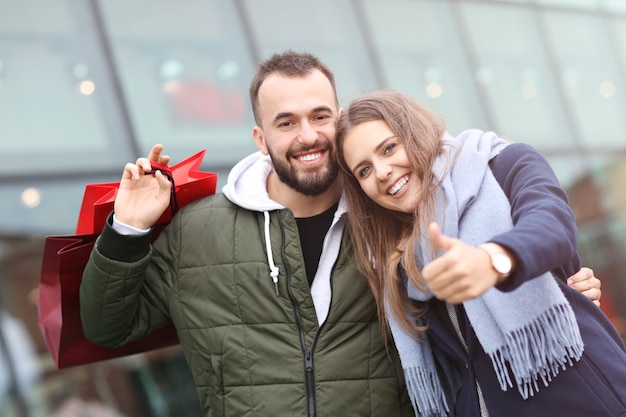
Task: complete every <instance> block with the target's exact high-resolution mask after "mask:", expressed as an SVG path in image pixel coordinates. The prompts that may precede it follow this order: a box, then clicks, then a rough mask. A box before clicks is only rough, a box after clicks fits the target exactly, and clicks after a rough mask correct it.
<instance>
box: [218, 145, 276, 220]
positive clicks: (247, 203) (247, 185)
mask: <svg viewBox="0 0 626 417" xmlns="http://www.w3.org/2000/svg"><path fill="white" fill-rule="evenodd" d="M272 169H273V168H272V161H271V159H270V157H269V155H263V154H262V153H261V152H255V153H253V154H251V155H248V156H247V157H245V158H244V159H242V160H241V161H239V162H238V163H237V164H236V165H235V166H234V167H233V169H231V171H230V173H229V174H228V179H227V181H226V185H224V187H223V188H222V192H223V193H224V195H225V196H226V198H228V199H229V200H230V201H231V202H232V203H234V204H236V205H238V206H239V207H242V208H245V209H247V210H251V211H261V212H263V211H270V210H279V209H283V208H284V207H283V206H282V205H281V204H278V203H277V202H276V201H274V200H272V199H271V198H270V196H269V194H268V193H267V177H268V176H269V174H270V172H272Z"/></svg>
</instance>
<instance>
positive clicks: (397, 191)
mask: <svg viewBox="0 0 626 417" xmlns="http://www.w3.org/2000/svg"><path fill="white" fill-rule="evenodd" d="M343 152H344V156H345V159H346V164H347V166H348V167H349V168H350V170H351V171H352V174H353V175H354V176H355V177H356V179H357V180H358V181H359V184H360V185H361V189H362V190H363V191H364V192H365V194H367V196H368V197H369V198H371V199H372V200H374V202H376V203H378V204H379V205H380V206H382V207H384V208H387V209H389V210H394V211H401V212H405V213H409V212H412V211H413V210H414V209H415V207H416V206H417V203H418V195H419V191H420V188H421V186H422V184H421V181H420V179H419V178H418V176H417V175H414V173H413V171H412V168H411V165H410V164H409V159H408V158H407V155H406V151H405V148H404V145H403V144H402V142H401V141H400V139H399V138H397V137H396V136H395V134H394V133H393V132H392V131H391V129H389V126H388V125H387V123H385V122H383V121H382V120H375V121H370V122H365V123H361V124H359V125H357V126H355V127H353V128H352V129H351V130H350V131H349V132H348V134H347V135H346V136H345V138H344V142H343Z"/></svg>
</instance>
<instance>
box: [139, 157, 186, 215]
mask: <svg viewBox="0 0 626 417" xmlns="http://www.w3.org/2000/svg"><path fill="white" fill-rule="evenodd" d="M150 167H151V168H152V170H151V171H150V172H146V173H145V174H146V175H154V173H155V172H156V171H161V174H163V175H164V176H165V178H167V179H168V180H169V182H170V183H172V187H171V191H170V194H171V196H170V209H171V210H172V217H174V215H175V214H176V212H177V211H178V200H177V199H176V184H175V183H174V174H172V170H171V168H170V167H168V166H167V165H165V164H160V163H158V162H152V161H151V162H150Z"/></svg>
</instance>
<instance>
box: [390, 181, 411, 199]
mask: <svg viewBox="0 0 626 417" xmlns="http://www.w3.org/2000/svg"><path fill="white" fill-rule="evenodd" d="M407 182H409V177H404V178H402V179H401V180H400V181H398V182H397V183H396V185H394V186H393V187H392V188H391V189H390V190H389V194H391V195H395V194H397V193H398V191H400V190H401V189H402V188H404V186H405V185H406V183H407Z"/></svg>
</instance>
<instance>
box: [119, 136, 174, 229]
mask: <svg viewBox="0 0 626 417" xmlns="http://www.w3.org/2000/svg"><path fill="white" fill-rule="evenodd" d="M162 151H163V145H154V146H153V147H152V150H151V151H150V154H149V155H148V158H139V159H137V162H135V163H134V164H133V163H128V164H126V166H125V167H124V172H123V173H122V179H121V180H120V186H119V190H118V191H117V195H116V197H115V207H114V211H115V218H116V219H117V220H118V221H120V222H122V223H124V224H127V225H129V226H133V227H136V228H138V229H149V228H150V227H152V226H153V225H154V224H155V223H156V221H157V220H159V217H161V215H162V214H163V212H164V211H165V210H166V209H167V208H168V207H169V204H170V192H171V184H170V182H169V180H168V179H167V178H166V177H165V176H164V175H163V174H162V173H161V171H156V172H155V173H154V174H152V167H151V166H150V163H151V162H158V163H160V164H164V165H167V164H168V163H169V161H170V157H169V156H167V155H161V152H162ZM146 174H150V175H146Z"/></svg>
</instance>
